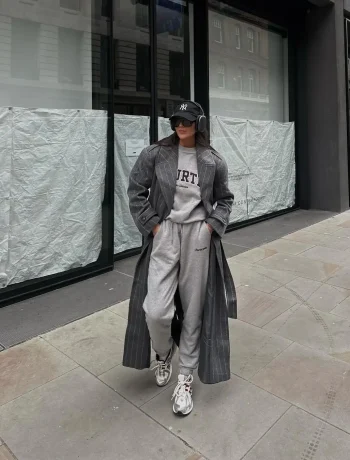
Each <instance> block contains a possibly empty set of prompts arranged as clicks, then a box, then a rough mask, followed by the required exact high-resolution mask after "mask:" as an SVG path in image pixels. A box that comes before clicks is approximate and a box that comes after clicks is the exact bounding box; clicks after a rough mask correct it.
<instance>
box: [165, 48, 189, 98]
mask: <svg viewBox="0 0 350 460" xmlns="http://www.w3.org/2000/svg"><path fill="white" fill-rule="evenodd" d="M184 65H185V62H184V55H183V53H178V52H176V51H170V52H169V67H170V94H171V95H172V96H179V97H180V98H184V99H185V98H186V94H187V92H186V83H187V82H186V81H185V69H184Z"/></svg>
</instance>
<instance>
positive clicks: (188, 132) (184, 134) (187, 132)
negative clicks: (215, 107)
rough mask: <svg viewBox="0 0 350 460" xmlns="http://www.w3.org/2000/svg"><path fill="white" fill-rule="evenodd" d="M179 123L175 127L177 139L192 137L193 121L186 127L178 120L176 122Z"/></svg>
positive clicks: (194, 132) (194, 126) (193, 134)
mask: <svg viewBox="0 0 350 460" xmlns="http://www.w3.org/2000/svg"><path fill="white" fill-rule="evenodd" d="M178 123H179V126H176V127H175V131H176V134H177V135H178V136H179V139H180V140H182V141H184V140H186V139H190V138H193V137H194V136H195V134H196V123H195V122H193V123H192V124H191V126H189V127H186V126H184V125H183V124H182V121H181V120H179V122H177V123H176V124H178Z"/></svg>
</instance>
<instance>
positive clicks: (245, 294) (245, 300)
mask: <svg viewBox="0 0 350 460" xmlns="http://www.w3.org/2000/svg"><path fill="white" fill-rule="evenodd" d="M237 304H238V305H239V308H238V318H239V319H240V320H241V321H244V322H246V323H250V324H253V325H254V326H259V327H263V326H265V324H267V323H269V322H270V321H272V320H273V319H274V318H276V317H277V316H279V315H280V314H281V313H284V312H285V311H286V310H288V309H289V308H290V307H292V306H293V305H294V304H295V302H293V301H290V300H286V299H282V298H281V297H277V296H274V295H271V294H266V293H264V292H261V291H257V290H255V289H252V288H251V287H249V286H240V287H238V288H237Z"/></svg>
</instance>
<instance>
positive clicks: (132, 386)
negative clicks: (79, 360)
mask: <svg viewBox="0 0 350 460" xmlns="http://www.w3.org/2000/svg"><path fill="white" fill-rule="evenodd" d="M178 375H179V365H178V355H177V354H176V355H175V356H174V359H173V374H172V377H171V380H170V383H169V385H174V384H175V383H176V382H177V376H178ZM99 379H100V380H101V381H102V382H104V383H106V385H108V386H109V387H110V388H112V389H113V390H115V391H116V392H117V393H119V394H120V395H122V396H123V397H124V398H125V399H127V400H128V401H130V402H132V403H133V404H134V405H135V406H137V407H140V406H142V405H143V404H145V403H146V402H148V401H150V400H151V399H153V398H154V397H155V396H157V395H158V394H159V393H161V392H162V391H164V388H160V387H158V386H157V385H156V384H155V377H154V371H152V370H151V369H144V370H142V371H139V370H136V369H130V368H127V367H123V366H122V365H121V364H120V365H119V366H116V367H114V368H113V369H111V370H109V371H108V372H106V373H105V374H102V375H100V376H99Z"/></svg>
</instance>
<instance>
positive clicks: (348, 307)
mask: <svg viewBox="0 0 350 460" xmlns="http://www.w3.org/2000/svg"><path fill="white" fill-rule="evenodd" d="M331 313H333V314H334V315H338V316H342V317H343V318H347V319H350V298H349V297H348V298H346V299H345V300H344V301H343V302H341V303H340V304H339V305H337V306H336V307H335V308H334V309H333V310H332V311H331Z"/></svg>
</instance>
